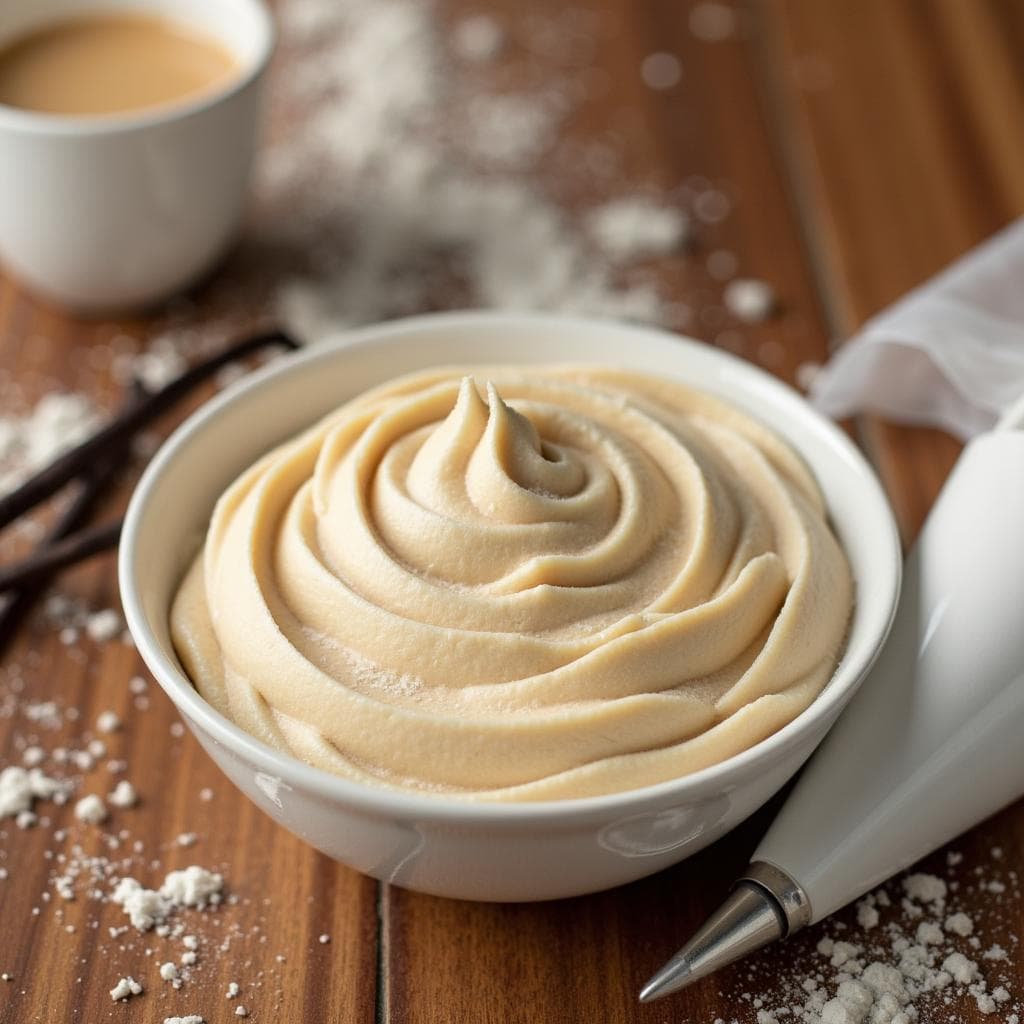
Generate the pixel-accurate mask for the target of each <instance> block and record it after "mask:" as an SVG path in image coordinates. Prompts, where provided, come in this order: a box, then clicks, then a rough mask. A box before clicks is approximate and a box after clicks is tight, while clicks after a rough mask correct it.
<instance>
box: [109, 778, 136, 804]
mask: <svg viewBox="0 0 1024 1024" xmlns="http://www.w3.org/2000/svg"><path fill="white" fill-rule="evenodd" d="M138 800H139V797H138V794H137V793H136V792H135V787H134V786H133V785H132V784H131V783H130V782H129V781H128V780H127V779H121V780H120V781H119V782H118V783H117V785H116V786H115V787H114V790H113V792H112V793H108V794H107V803H109V804H111V805H112V806H114V807H134V806H135V805H136V804H137V803H138Z"/></svg>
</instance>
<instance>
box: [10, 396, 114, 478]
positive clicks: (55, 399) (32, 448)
mask: <svg viewBox="0 0 1024 1024" xmlns="http://www.w3.org/2000/svg"><path fill="white" fill-rule="evenodd" d="M98 423H99V414H98V412H97V410H96V407H95V406H94V405H93V403H92V401H91V400H90V399H89V398H88V397H87V396H85V395H82V394H77V393H63V392H59V391H53V392H50V393H49V394H47V395H44V396H43V397H42V398H41V399H40V400H39V401H38V402H37V403H36V404H35V406H34V407H33V408H32V410H31V411H30V412H28V413H27V414H25V415H24V416H10V415H5V416H0V494H3V493H4V492H6V491H9V490H13V489H14V488H15V487H17V486H18V485H19V484H20V483H21V482H22V481H23V480H25V479H26V478H27V477H29V476H30V475H31V474H33V473H35V472H36V471H37V470H40V469H42V468H43V467H44V466H46V465H48V464H49V463H50V462H52V461H53V460H54V459H55V458H56V457H57V456H58V455H60V454H61V452H64V451H67V449H68V448H71V447H73V446H74V445H76V444H78V443H79V442H81V441H83V440H85V438H86V437H88V436H89V434H91V433H92V432H93V430H95V429H96V426H97V424H98Z"/></svg>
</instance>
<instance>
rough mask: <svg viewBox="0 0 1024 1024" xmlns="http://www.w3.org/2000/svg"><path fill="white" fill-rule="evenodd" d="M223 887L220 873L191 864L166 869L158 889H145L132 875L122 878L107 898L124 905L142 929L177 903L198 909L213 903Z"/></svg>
mask: <svg viewBox="0 0 1024 1024" xmlns="http://www.w3.org/2000/svg"><path fill="white" fill-rule="evenodd" d="M223 888H224V879H223V877H222V876H221V875H219V874H217V873H216V872H215V871H208V870H207V869H206V868H201V867H199V866H197V865H195V864H193V865H191V866H190V867H187V868H185V869H184V870H183V871H172V872H170V874H168V875H167V877H166V878H165V879H164V883H163V885H161V886H160V888H159V890H155V889H146V888H144V887H143V886H142V885H140V884H139V883H138V882H137V881H136V880H135V879H134V878H123V879H121V881H120V882H119V883H118V884H117V887H116V888H115V889H114V892H113V893H112V894H111V897H110V898H111V900H112V901H113V902H114V903H117V904H119V905H120V906H121V907H122V908H123V909H124V912H125V913H126V914H127V915H128V919H129V920H130V921H131V923H132V925H133V926H134V927H135V928H137V929H138V930H139V931H142V932H144V931H148V930H149V929H150V928H153V927H155V926H157V925H160V924H163V923H164V922H165V921H166V920H167V918H168V917H169V916H170V915H171V914H172V913H173V912H174V911H175V910H177V909H180V908H181V907H198V908H199V909H200V910H202V909H203V908H204V907H206V906H207V905H216V904H217V903H219V902H220V900H221V893H222V891H223Z"/></svg>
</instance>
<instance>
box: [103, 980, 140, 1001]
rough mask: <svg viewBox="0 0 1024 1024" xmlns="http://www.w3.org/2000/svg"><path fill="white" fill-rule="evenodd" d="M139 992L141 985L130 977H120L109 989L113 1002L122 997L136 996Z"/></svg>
mask: <svg viewBox="0 0 1024 1024" xmlns="http://www.w3.org/2000/svg"><path fill="white" fill-rule="evenodd" d="M141 994H142V985H140V984H139V982H137V981H136V980H135V979H134V978H132V977H127V978H122V979H121V980H120V981H119V982H118V983H117V984H116V985H115V986H114V987H113V988H112V989H111V990H110V998H111V999H113V1000H114V1002H115V1003H116V1002H119V1001H120V1000H122V999H131V997H132V996H138V995H141Z"/></svg>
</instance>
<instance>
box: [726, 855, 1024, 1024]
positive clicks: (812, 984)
mask: <svg viewBox="0 0 1024 1024" xmlns="http://www.w3.org/2000/svg"><path fill="white" fill-rule="evenodd" d="M994 859H996V858H994ZM901 888H902V889H903V892H904V896H903V899H902V900H900V901H896V902H894V901H892V900H891V899H890V898H889V896H888V894H887V893H886V892H885V890H878V891H877V892H875V893H871V894H869V895H867V896H865V897H864V898H863V899H862V900H860V901H859V902H858V904H857V907H856V908H855V910H854V912H853V914H852V915H851V919H852V920H854V921H855V924H854V925H853V926H851V925H848V924H845V923H844V922H843V920H841V919H840V920H836V921H834V922H827V923H825V924H824V925H823V926H820V927H829V924H830V923H831V933H830V934H826V935H824V936H821V937H819V938H818V940H817V943H816V946H815V947H814V950H815V952H816V953H817V956H818V957H819V958H820V959H819V960H815V959H814V953H813V952H812V953H810V957H811V962H810V963H806V961H805V960H804V959H803V958H802V955H801V954H800V953H799V952H797V953H795V954H794V956H795V958H796V960H797V962H799V963H800V964H801V967H800V969H799V970H798V971H797V972H796V973H795V974H794V975H792V976H789V977H784V978H783V979H781V980H780V979H779V978H778V976H777V974H774V975H773V976H772V977H771V978H766V980H765V987H764V990H763V992H762V993H761V994H759V995H758V996H757V997H756V998H754V997H752V995H751V994H750V993H746V994H744V996H743V999H744V1000H745V1001H748V1002H750V1003H751V1005H752V1006H753V1008H754V1009H756V1011H757V1020H758V1022H759V1024H767V1022H769V1021H772V1020H774V1021H776V1024H947V1022H948V1024H954V1022H956V1024H960V1022H961V1021H962V1020H963V1019H965V1018H964V1017H963V1016H962V1015H961V1013H960V1012H958V1011H957V1010H956V1005H957V1001H958V1000H961V1001H962V1000H970V1001H971V1003H972V1004H973V1006H974V1007H975V1008H976V1009H977V1011H978V1012H979V1013H981V1014H982V1015H989V1014H992V1013H996V1012H998V1011H1000V1010H1001V1009H1003V1008H1005V1009H1007V1010H1014V1011H1016V1010H1018V1008H1019V1004H1017V1003H1015V1002H1014V1000H1015V996H1014V993H1013V991H1012V989H1011V987H1010V985H1011V982H1012V975H1011V974H1010V973H1008V972H1005V971H1004V972H1002V973H998V972H997V976H996V977H995V978H988V977H985V976H984V974H983V972H982V970H981V968H980V967H979V962H978V960H977V959H974V958H972V957H973V954H971V953H970V952H969V951H970V949H971V948H977V949H980V948H981V944H980V942H979V941H978V938H977V937H976V936H974V935H973V932H974V930H975V922H974V920H973V919H972V918H971V917H970V916H969V915H968V914H967V913H965V912H964V911H963V910H961V909H958V908H956V907H955V906H952V907H951V906H950V903H951V902H954V901H955V894H956V892H957V890H958V886H957V884H956V883H953V884H947V882H946V881H945V880H944V879H942V878H939V877H938V876H935V875H931V874H926V873H923V872H918V873H915V874H911V875H909V876H907V877H905V878H904V879H902V880H901ZM982 888H983V890H984V891H986V892H987V891H988V889H987V887H985V886H983V887H982ZM947 910H948V911H950V912H948V913H947ZM839 936H842V937H839ZM796 941H798V942H804V943H806V942H807V940H806V939H804V940H796ZM958 943H959V944H961V945H962V946H963V948H958V947H957V944H958ZM990 954H991V956H990ZM1000 954H1001V955H1000ZM1005 956H1006V954H1005V951H1004V950H1002V947H1000V946H998V945H994V946H991V947H990V948H989V951H988V952H987V953H984V954H982V956H981V960H982V961H987V962H990V963H992V962H996V963H998V962H1000V960H1001V959H1002V957H1005ZM751 970H752V974H751V978H754V977H756V976H757V970H758V969H757V966H756V962H755V965H754V966H753V967H752V968H751ZM1011 1016H1012V1015H1010V1016H1007V1017H1006V1018H1005V1021H1006V1024H1010V1019H1011ZM1018 1024H1019V1021H1018Z"/></svg>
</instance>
